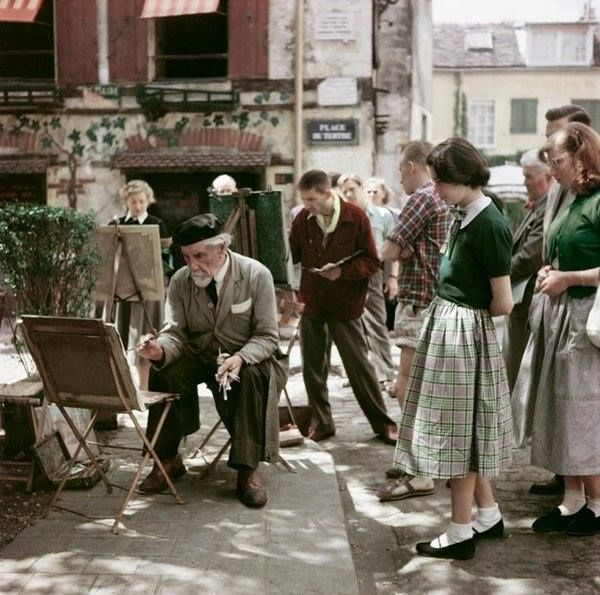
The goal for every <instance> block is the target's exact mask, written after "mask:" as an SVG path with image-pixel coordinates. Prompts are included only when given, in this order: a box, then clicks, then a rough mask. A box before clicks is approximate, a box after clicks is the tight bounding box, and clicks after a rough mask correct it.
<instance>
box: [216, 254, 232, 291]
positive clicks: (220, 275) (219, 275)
mask: <svg viewBox="0 0 600 595" xmlns="http://www.w3.org/2000/svg"><path fill="white" fill-rule="evenodd" d="M228 270H229V253H228V252H227V253H225V262H224V263H223V264H222V265H221V268H220V269H219V270H218V271H217V272H216V273H215V276H214V280H215V285H216V286H217V295H218V296H220V295H221V287H222V286H223V281H225V275H227V271H228Z"/></svg>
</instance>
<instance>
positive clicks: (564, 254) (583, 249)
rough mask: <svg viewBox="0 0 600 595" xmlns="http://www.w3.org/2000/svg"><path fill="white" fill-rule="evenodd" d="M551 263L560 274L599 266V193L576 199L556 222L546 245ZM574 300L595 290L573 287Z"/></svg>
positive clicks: (570, 291)
mask: <svg viewBox="0 0 600 595" xmlns="http://www.w3.org/2000/svg"><path fill="white" fill-rule="evenodd" d="M546 249H547V252H548V262H551V263H552V266H553V268H555V269H558V270H559V271H585V270H587V269H593V268H595V267H599V266H600V190H596V191H594V192H593V193H591V194H588V195H585V196H577V197H576V198H575V200H574V201H573V202H572V203H571V204H570V205H569V207H568V208H566V209H565V210H564V211H563V212H562V213H561V214H560V215H559V216H558V217H557V218H556V219H555V220H554V221H553V222H552V225H551V226H550V229H549V230H548V237H547V242H546ZM567 291H568V293H569V295H570V296H571V297H572V298H576V299H577V298H584V297H587V296H589V295H592V294H593V293H595V292H596V288H595V287H583V286H581V285H573V286H572V287H569V289H568V290H567Z"/></svg>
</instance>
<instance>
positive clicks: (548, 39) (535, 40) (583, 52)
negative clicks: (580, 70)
mask: <svg viewBox="0 0 600 595" xmlns="http://www.w3.org/2000/svg"><path fill="white" fill-rule="evenodd" d="M591 59H592V37H591V36H590V31H589V29H569V30H566V31H565V30H559V29H553V30H552V29H541V30H529V32H528V36H527V63H528V64H529V65H530V66H556V65H563V66H565V65H570V66H577V65H582V66H583V65H587V64H590V63H591Z"/></svg>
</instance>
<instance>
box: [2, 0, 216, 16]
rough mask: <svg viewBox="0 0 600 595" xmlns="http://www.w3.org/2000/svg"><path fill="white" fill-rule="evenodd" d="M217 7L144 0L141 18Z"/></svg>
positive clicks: (198, 0)
mask: <svg viewBox="0 0 600 595" xmlns="http://www.w3.org/2000/svg"><path fill="white" fill-rule="evenodd" d="M0 1H1V0H0ZM217 8H219V0H145V2H144V8H143V10H142V15H141V18H142V19H155V18H157V17H176V16H180V15H182V14H203V13H207V12H217Z"/></svg>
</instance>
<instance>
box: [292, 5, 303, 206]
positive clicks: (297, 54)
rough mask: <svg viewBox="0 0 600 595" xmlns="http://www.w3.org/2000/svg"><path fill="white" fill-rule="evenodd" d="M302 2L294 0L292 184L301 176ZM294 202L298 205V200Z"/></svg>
mask: <svg viewBox="0 0 600 595" xmlns="http://www.w3.org/2000/svg"><path fill="white" fill-rule="evenodd" d="M303 82H304V0H296V45H295V48H294V184H297V183H298V180H299V179H300V176H301V175H302V136H303V135H302V132H303V131H302V109H303V100H304V89H303ZM296 202H297V203H298V204H299V200H298V198H296Z"/></svg>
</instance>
